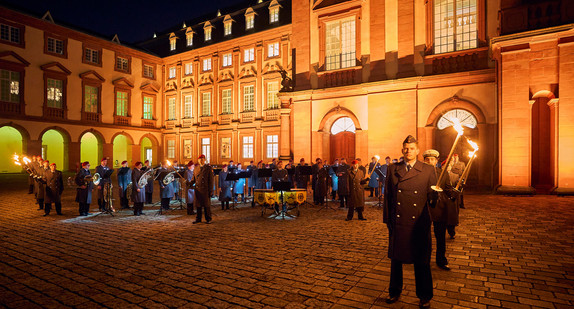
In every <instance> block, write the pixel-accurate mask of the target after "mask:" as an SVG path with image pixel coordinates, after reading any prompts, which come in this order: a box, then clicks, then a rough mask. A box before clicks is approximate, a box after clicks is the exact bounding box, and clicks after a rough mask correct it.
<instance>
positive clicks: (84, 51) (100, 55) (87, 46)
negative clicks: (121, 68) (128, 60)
mask: <svg viewBox="0 0 574 309" xmlns="http://www.w3.org/2000/svg"><path fill="white" fill-rule="evenodd" d="M88 49H90V50H93V51H97V52H98V63H96V62H91V61H88V60H86V53H87V50H88ZM102 62H103V61H102V48H101V47H96V46H94V45H92V44H85V43H84V44H82V63H85V64H89V65H93V66H97V67H100V68H101V67H102V66H103V63H102ZM115 65H116V64H115V63H114V66H115Z"/></svg>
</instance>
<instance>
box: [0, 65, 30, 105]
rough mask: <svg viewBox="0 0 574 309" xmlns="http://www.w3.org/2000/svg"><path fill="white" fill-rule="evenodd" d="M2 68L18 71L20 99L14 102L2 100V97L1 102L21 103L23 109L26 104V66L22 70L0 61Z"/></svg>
mask: <svg viewBox="0 0 574 309" xmlns="http://www.w3.org/2000/svg"><path fill="white" fill-rule="evenodd" d="M0 70H6V71H9V72H15V73H18V74H19V75H20V76H19V81H18V99H19V100H18V101H19V102H12V101H2V100H1V99H0V102H1V103H3V104H19V105H20V106H21V108H20V110H21V112H23V111H22V107H23V106H24V87H23V86H24V80H25V79H24V68H22V70H20V69H19V68H17V67H11V66H6V67H5V66H4V65H2V63H1V62H0Z"/></svg>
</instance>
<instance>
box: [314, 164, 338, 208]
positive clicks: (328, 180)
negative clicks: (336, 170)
mask: <svg viewBox="0 0 574 309" xmlns="http://www.w3.org/2000/svg"><path fill="white" fill-rule="evenodd" d="M323 168H324V169H326V170H327V178H326V179H325V181H326V182H327V183H326V184H325V186H326V188H325V195H324V198H325V204H324V205H322V206H321V208H319V209H318V210H317V211H320V210H323V209H332V210H337V208H336V207H332V206H331V205H330V204H329V195H331V194H329V188H331V189H333V180H332V179H331V177H330V176H329V168H330V167H328V166H327V167H323ZM317 183H319V177H318V176H317ZM315 188H317V185H316V184H315Z"/></svg>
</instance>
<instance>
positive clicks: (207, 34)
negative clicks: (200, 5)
mask: <svg viewBox="0 0 574 309" xmlns="http://www.w3.org/2000/svg"><path fill="white" fill-rule="evenodd" d="M212 29H213V26H212V25H211V23H210V22H208V21H206V22H205V24H204V25H203V34H204V38H205V41H206V42H207V41H211V30H212Z"/></svg>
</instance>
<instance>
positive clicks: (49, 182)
mask: <svg viewBox="0 0 574 309" xmlns="http://www.w3.org/2000/svg"><path fill="white" fill-rule="evenodd" d="M44 180H45V181H46V194H45V195H44V203H45V204H50V203H61V195H62V192H64V180H63V179H62V172H60V171H58V170H55V171H53V172H52V171H51V170H45V171H44Z"/></svg>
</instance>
